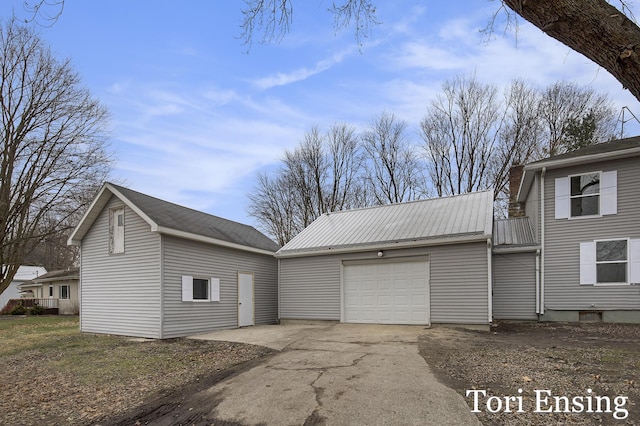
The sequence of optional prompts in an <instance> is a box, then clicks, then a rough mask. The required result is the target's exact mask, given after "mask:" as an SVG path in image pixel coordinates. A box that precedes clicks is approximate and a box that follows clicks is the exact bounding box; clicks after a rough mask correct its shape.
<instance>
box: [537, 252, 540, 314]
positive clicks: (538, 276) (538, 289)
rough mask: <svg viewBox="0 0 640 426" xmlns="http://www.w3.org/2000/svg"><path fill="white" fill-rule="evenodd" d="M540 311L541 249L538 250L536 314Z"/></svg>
mask: <svg viewBox="0 0 640 426" xmlns="http://www.w3.org/2000/svg"><path fill="white" fill-rule="evenodd" d="M539 313H540V249H538V250H536V314H539Z"/></svg>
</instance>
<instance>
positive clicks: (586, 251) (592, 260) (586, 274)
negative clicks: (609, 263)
mask: <svg viewBox="0 0 640 426" xmlns="http://www.w3.org/2000/svg"><path fill="white" fill-rule="evenodd" d="M595 283H596V242H595V241H590V242H587V243H580V285H589V284H595Z"/></svg>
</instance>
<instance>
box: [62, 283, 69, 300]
mask: <svg viewBox="0 0 640 426" xmlns="http://www.w3.org/2000/svg"><path fill="white" fill-rule="evenodd" d="M60 299H69V286H68V285H61V286H60Z"/></svg>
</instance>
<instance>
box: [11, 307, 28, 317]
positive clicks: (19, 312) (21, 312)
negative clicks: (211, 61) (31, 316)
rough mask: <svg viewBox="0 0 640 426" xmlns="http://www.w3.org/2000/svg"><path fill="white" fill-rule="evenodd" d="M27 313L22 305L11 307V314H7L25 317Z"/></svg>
mask: <svg viewBox="0 0 640 426" xmlns="http://www.w3.org/2000/svg"><path fill="white" fill-rule="evenodd" d="M26 313H27V308H25V307H24V306H22V305H16V306H14V307H13V309H11V312H9V314H11V315H25V314H26Z"/></svg>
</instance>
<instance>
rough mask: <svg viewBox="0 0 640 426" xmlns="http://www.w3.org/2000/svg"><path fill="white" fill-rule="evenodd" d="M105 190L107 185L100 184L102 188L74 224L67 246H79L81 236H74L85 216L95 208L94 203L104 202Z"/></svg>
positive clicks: (83, 222) (81, 225) (82, 223)
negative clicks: (78, 220)
mask: <svg viewBox="0 0 640 426" xmlns="http://www.w3.org/2000/svg"><path fill="white" fill-rule="evenodd" d="M106 190H107V185H106V184H105V185H102V188H100V191H98V195H96V197H95V198H94V199H93V201H92V202H91V204H89V208H88V209H87V211H86V212H84V214H83V215H82V218H81V219H80V222H78V224H77V225H76V227H75V229H74V230H73V232H72V233H71V235H70V236H69V238H68V239H67V245H69V246H79V245H80V241H81V240H82V238H79V239H78V238H76V235H77V234H78V232H79V231H80V229H81V228H82V227H83V225H84V224H85V222H86V221H87V220H88V219H87V218H88V217H89V215H90V214H91V212H92V211H93V210H94V209H95V208H96V205H97V204H98V203H100V202H103V203H105V204H106V201H104V200H103V195H104V192H105V191H106ZM103 207H104V205H103V206H101V207H100V208H103Z"/></svg>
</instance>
